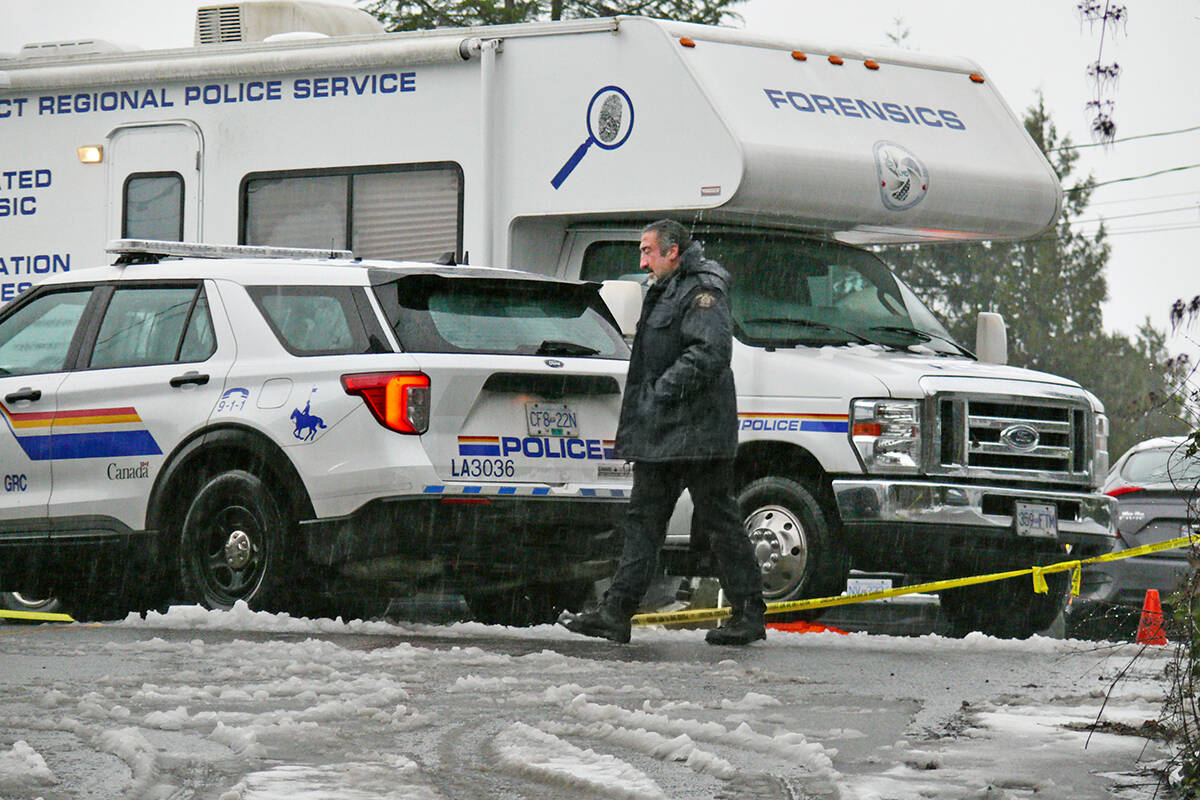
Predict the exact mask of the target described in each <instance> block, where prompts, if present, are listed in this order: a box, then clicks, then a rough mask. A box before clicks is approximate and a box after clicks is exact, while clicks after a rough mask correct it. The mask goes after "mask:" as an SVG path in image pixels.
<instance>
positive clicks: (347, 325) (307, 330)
mask: <svg viewBox="0 0 1200 800" xmlns="http://www.w3.org/2000/svg"><path fill="white" fill-rule="evenodd" d="M247 290H248V291H249V292H250V297H251V298H252V299H253V300H254V304H255V305H257V306H258V310H259V311H261V312H262V315H263V317H265V318H266V320H267V324H268V325H270V326H271V330H272V331H274V333H275V335H276V336H277V337H278V338H279V342H280V344H282V345H283V347H284V349H286V350H287V351H288V352H289V353H291V354H292V355H294V356H334V355H352V354H355V353H382V352H387V351H388V349H389V348H388V347H387V345H386V344H385V341H384V336H383V329H382V328H381V327H380V326H379V321H378V320H377V319H376V318H375V314H374V312H373V311H372V310H371V307H370V304H369V303H368V302H367V298H366V295H365V294H364V293H363V291H362V290H361V289H355V288H354V287H353V286H249V287H247Z"/></svg>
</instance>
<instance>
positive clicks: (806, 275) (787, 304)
mask: <svg viewBox="0 0 1200 800" xmlns="http://www.w3.org/2000/svg"><path fill="white" fill-rule="evenodd" d="M697 238H699V239H700V240H701V241H703V242H704V246H705V254H706V255H707V256H709V257H710V258H714V259H716V260H717V261H718V262H720V263H721V265H722V266H724V267H725V268H726V269H727V270H729V271H730V272H731V273H732V274H733V291H732V302H733V317H734V322H735V325H736V328H735V331H736V333H737V336H738V338H739V339H740V340H741V341H743V342H745V343H746V344H750V345H756V346H760V347H795V346H797V345H816V346H819V345H824V344H833V345H837V344H850V343H860V344H880V345H884V346H886V347H897V348H904V347H911V346H924V347H926V348H928V349H930V350H933V351H936V352H939V353H946V354H954V355H967V354H968V353H967V351H966V350H965V349H963V348H962V347H961V346H960V345H958V343H957V342H955V341H954V340H953V339H952V338H951V336H950V334H949V333H948V332H947V331H946V329H945V328H944V327H943V326H942V324H941V323H940V322H938V321H937V318H936V317H934V315H933V313H932V312H930V311H929V309H928V308H926V307H925V305H924V304H923V303H921V301H920V300H919V299H917V297H916V295H914V294H913V293H912V291H911V290H909V289H908V287H907V286H904V284H902V283H900V282H899V281H898V280H897V279H896V277H895V276H894V275H892V273H891V271H889V270H888V268H887V267H886V266H884V264H883V262H881V261H880V260H879V259H877V258H876V257H875V256H873V255H871V254H870V253H867V252H865V251H863V250H858V249H855V248H853V247H847V246H844V245H839V244H834V243H827V242H817V241H812V240H806V239H792V238H784V237H775V238H771V237H767V236H763V235H761V234H745V233H721V232H715V233H705V234H700V235H699V236H698V237H697Z"/></svg>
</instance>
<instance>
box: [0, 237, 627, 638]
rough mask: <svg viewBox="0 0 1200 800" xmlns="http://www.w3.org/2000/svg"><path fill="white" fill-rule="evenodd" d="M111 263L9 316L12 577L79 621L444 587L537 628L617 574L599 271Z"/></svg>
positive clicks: (1, 525) (125, 247) (2, 318)
mask: <svg viewBox="0 0 1200 800" xmlns="http://www.w3.org/2000/svg"><path fill="white" fill-rule="evenodd" d="M109 251H110V252H112V253H115V254H116V256H117V257H116V259H115V263H114V264H112V265H111V266H106V267H101V268H97V269H89V270H82V271H77V270H73V271H71V272H70V273H65V274H62V275H57V276H54V277H51V278H49V279H47V280H45V281H43V282H42V283H39V284H38V285H37V286H36V287H34V288H33V289H32V290H30V291H29V292H27V293H25V294H23V295H22V296H21V297H20V298H19V299H18V300H16V301H15V302H13V303H11V304H9V305H8V306H7V307H5V308H4V309H3V311H0V401H2V402H0V413H2V414H3V418H4V428H3V429H2V430H0V469H2V471H3V473H4V480H3V492H0V587H3V588H4V589H5V590H8V591H17V592H22V593H24V594H25V595H26V596H35V597H48V596H52V595H57V596H59V597H61V598H62V599H63V601H64V603H65V604H66V605H67V607H68V610H70V611H71V612H72V613H74V614H75V615H76V616H77V618H78V617H98V616H104V615H110V614H120V613H122V612H123V611H125V610H128V609H138V608H149V607H153V606H156V605H161V604H162V603H164V602H165V601H168V600H171V601H176V600H182V601H184V602H194V603H200V604H202V605H204V606H207V607H209V608H229V607H231V606H233V604H234V603H235V602H237V601H239V600H242V601H245V602H246V603H248V604H249V605H250V606H251V607H252V608H266V609H284V608H286V609H305V610H307V609H311V608H313V605H312V603H313V601H314V600H316V599H317V598H326V599H329V598H341V600H342V601H343V602H345V601H347V598H349V597H361V596H363V595H364V594H367V593H369V592H368V588H369V587H376V588H377V589H380V590H381V591H386V592H393V593H394V592H396V591H403V590H405V589H409V590H411V589H416V588H421V587H425V586H429V585H431V584H432V585H436V586H437V587H440V588H447V589H452V590H453V591H456V592H459V593H461V594H462V595H464V596H465V598H466V600H467V602H468V604H469V605H470V607H471V609H472V611H473V612H474V613H475V615H476V616H477V617H479V618H481V619H484V620H487V621H492V622H506V623H522V622H536V621H543V620H545V621H548V620H552V619H553V618H554V617H555V616H556V614H557V610H558V609H559V608H561V607H564V606H565V607H572V606H575V605H577V604H578V603H579V602H581V601H582V600H583V599H584V597H585V595H586V593H587V592H588V591H590V588H591V585H592V583H593V582H594V581H595V580H596V579H597V578H598V577H601V576H602V575H604V574H607V573H608V572H609V571H610V570H611V566H612V558H613V556H614V552H615V547H616V542H615V539H614V536H613V533H612V529H613V525H614V521H615V519H616V517H617V516H618V515H619V514H620V513H621V511H622V509H623V506H624V503H625V501H626V500H627V498H628V483H629V476H628V472H627V471H626V470H625V469H624V468H623V465H622V464H621V463H620V462H618V461H616V460H614V459H613V455H612V446H613V442H612V439H613V436H614V433H615V430H616V423H617V415H618V410H619V405H620V397H621V389H622V385H623V381H624V374H625V369H626V361H627V359H628V348H627V345H626V343H625V342H624V341H623V340H622V338H621V334H620V333H619V331H618V330H617V329H616V328H615V326H614V324H613V321H612V317H611V314H610V312H609V311H608V309H607V307H606V306H605V304H604V302H603V301H602V299H601V297H600V294H599V292H598V290H597V287H596V285H595V284H589V283H581V282H566V281H560V280H555V279H550V278H546V277H544V276H538V275H532V274H528V273H523V272H518V271H514V270H505V269H489V268H472V267H463V266H439V265H432V264H414V263H397V262H374V261H360V260H356V259H354V258H353V257H352V255H351V254H350V253H348V252H332V253H331V252H318V251H311V250H289V249H281V248H264V247H234V246H229V247H224V246H213V245H196V244H187V243H177V242H175V243H172V242H156V241H136V240H120V241H116V242H114V243H112V245H110V247H109ZM324 607H328V604H326V605H325V606H322V608H324Z"/></svg>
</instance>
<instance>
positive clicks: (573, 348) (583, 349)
mask: <svg viewBox="0 0 1200 800" xmlns="http://www.w3.org/2000/svg"><path fill="white" fill-rule="evenodd" d="M599 352H600V351H599V350H597V349H596V348H594V347H588V346H587V345H586V344H577V343H575V342H561V341H558V340H556V339H547V340H545V341H544V342H542V343H541V344H540V345H538V349H537V350H536V351H535V352H534V355H538V356H594V355H596V354H597V353H599Z"/></svg>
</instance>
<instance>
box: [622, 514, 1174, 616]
mask: <svg viewBox="0 0 1200 800" xmlns="http://www.w3.org/2000/svg"><path fill="white" fill-rule="evenodd" d="M1191 544H1192V537H1190V536H1180V537H1179V538H1177V539H1169V540H1167V541H1165V542H1158V543H1156V544H1147V545H1142V546H1141V547H1134V548H1132V549H1130V550H1121V551H1118V552H1115V553H1105V554H1104V555H1102V556H1093V557H1092V558H1085V559H1082V560H1075V561H1061V562H1059V563H1057V564H1046V565H1044V566H1038V567H1029V568H1027V569H1017V570H1012V571H1010V572H993V573H991V574H988V575H972V576H971V577H968V578H951V579H948V580H943V581H932V582H930V583H918V584H915V585H913V586H901V587H899V588H897V589H883V590H881V591H878V592H863V593H862V594H843V595H838V596H837V597H813V598H809V599H805V600H789V601H787V602H784V603H767V613H768V614H784V613H787V612H789V611H810V610H812V609H816V608H831V607H833V606H844V605H850V604H852V603H865V602H867V601H868V600H884V599H886V598H889V597H900V596H902V595H906V594H925V593H932V592H940V591H943V590H945V589H957V588H960V587H963V586H974V585H976V584H980V583H991V582H992V581H1003V580H1008V579H1009V578H1019V577H1021V576H1022V575H1032V576H1033V590H1034V591H1035V592H1037V593H1038V594H1046V593H1047V592H1049V591H1050V586H1049V584H1048V583H1047V582H1046V576H1047V575H1050V574H1053V573H1055V572H1068V571H1069V572H1070V573H1071V596H1072V597H1075V596H1077V595H1078V594H1079V592H1080V584H1081V582H1082V569H1083V565H1085V564H1099V563H1102V562H1105V561H1120V560H1121V559H1123V558H1133V557H1134V556H1144V555H1149V554H1150V553H1157V552H1160V551H1162V550H1174V549H1176V548H1179V547H1188V546H1189V545H1191ZM731 613H732V611H731V610H730V609H729V608H728V607H723V608H698V609H693V610H690V611H672V612H668V613H665V614H637V615H635V616H634V617H633V619H631V620H630V622H631V623H632V624H634V625H681V624H688V623H697V622H712V621H714V620H719V619H724V618H725V617H728V616H729V615H730V614H731Z"/></svg>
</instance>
